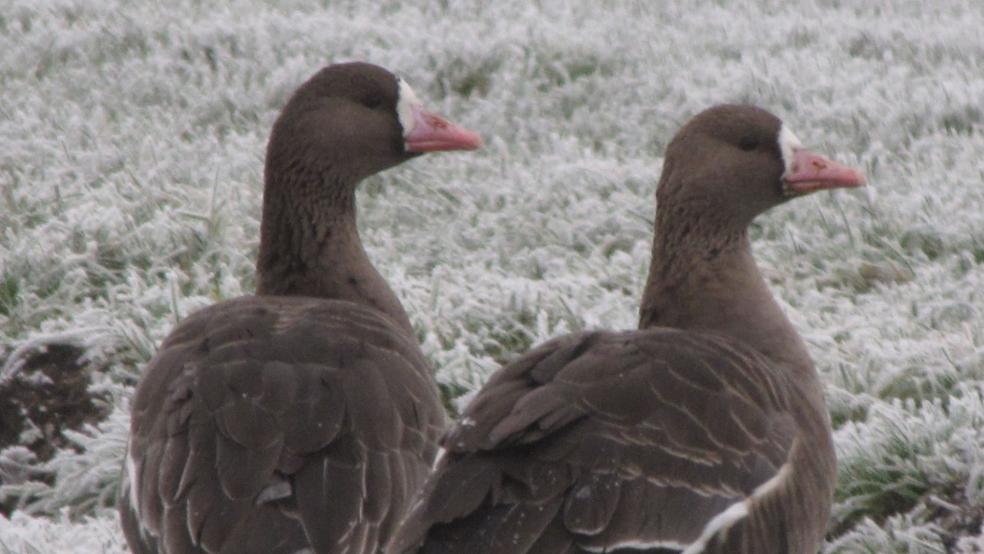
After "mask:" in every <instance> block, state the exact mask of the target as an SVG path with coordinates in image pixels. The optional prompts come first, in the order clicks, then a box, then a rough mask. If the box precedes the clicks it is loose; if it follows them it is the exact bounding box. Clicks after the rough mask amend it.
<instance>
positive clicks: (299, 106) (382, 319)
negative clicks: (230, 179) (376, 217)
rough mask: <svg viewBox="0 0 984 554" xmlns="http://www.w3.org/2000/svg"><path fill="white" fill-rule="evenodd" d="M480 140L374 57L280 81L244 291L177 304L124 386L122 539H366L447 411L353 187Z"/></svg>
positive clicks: (160, 542) (409, 480)
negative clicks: (183, 309)
mask: <svg viewBox="0 0 984 554" xmlns="http://www.w3.org/2000/svg"><path fill="white" fill-rule="evenodd" d="M480 143H481V140H480V138H479V137H478V135H476V134H475V133H474V132H472V131H469V130H467V129H464V128H463V127H460V126H457V125H454V124H452V123H450V122H449V121H447V120H446V119H444V118H442V117H440V116H439V115H437V114H435V113H432V112H430V111H427V110H425V109H424V108H423V105H422V104H421V102H420V101H419V100H418V99H417V97H416V95H415V93H414V91H413V89H412V88H410V86H409V85H408V84H407V83H406V82H405V81H403V80H402V79H400V78H398V77H396V76H395V75H393V74H392V73H390V72H389V71H387V70H385V69H383V68H381V67H378V66H375V65H370V64H367V63H345V64H334V65H330V66H328V67H326V68H324V69H322V70H321V71H319V72H317V73H316V74H315V75H314V76H313V77H311V78H310V79H309V80H308V81H306V82H305V83H304V84H302V85H301V86H300V87H299V88H298V89H297V90H296V91H295V92H294V93H293V95H292V96H291V98H290V99H289V101H288V102H287V104H286V105H285V106H284V108H283V110H282V111H281V113H280V115H279V116H278V118H277V120H276V122H275V123H274V125H273V130H272V132H271V135H270V140H269V143H268V145H267V151H266V163H265V172H264V193H263V212H262V224H261V230H260V248H259V255H258V260H257V264H256V277H257V279H256V280H257V287H256V294H255V295H254V296H243V297H239V298H234V299H231V300H227V301H224V302H220V303H218V304H215V305H212V306H209V307H207V308H205V309H202V310H200V311H198V312H196V313H193V314H191V315H189V316H188V317H187V318H185V319H184V320H183V321H182V322H180V323H179V324H178V325H177V326H176V327H175V328H174V329H173V331H172V332H171V333H170V335H169V336H168V337H167V338H166V339H165V340H164V341H163V343H162V345H161V347H160V349H159V350H158V351H157V353H156V355H155V356H154V357H153V359H152V360H151V361H150V362H149V364H148V365H147V367H146V369H145V370H144V374H143V377H142V380H141V381H140V383H139V385H138V386H137V389H136V393H135V396H134V398H133V402H132V416H131V417H132V419H131V425H130V440H129V447H128V454H127V456H126V463H125V471H124V477H123V484H122V487H121V495H120V499H119V506H120V508H119V509H120V517H121V523H122V527H123V530H124V534H125V536H126V539H127V542H128V543H129V545H130V548H131V549H132V550H133V552H135V553H136V554H151V553H155V554H186V553H209V554H216V553H235V554H249V553H257V554H260V553H263V554H314V553H349V554H369V553H376V552H378V551H379V548H381V545H383V544H384V543H385V542H386V541H387V540H388V538H389V536H390V535H391V534H392V532H393V529H394V528H395V526H396V524H397V523H398V522H399V520H400V518H401V517H402V515H403V512H404V511H405V510H406V508H407V507H408V506H409V501H410V499H411V497H412V495H413V493H414V492H415V491H416V490H417V488H418V487H419V486H420V484H421V482H422V481H423V479H424V477H425V476H426V474H427V470H428V469H429V467H430V465H431V463H432V461H433V459H434V455H435V453H436V450H437V444H436V443H437V439H438V438H439V436H440V433H441V432H442V431H443V430H444V429H445V428H446V415H445V412H444V409H443V407H442V404H441V401H440V398H439V394H438V391H437V388H436V385H435V383H434V381H433V379H432V377H431V373H430V368H429V367H428V363H427V361H426V360H425V358H424V356H423V354H422V352H421V350H420V348H419V346H418V344H417V341H416V340H415V338H414V332H413V328H412V327H411V325H410V320H409V318H408V317H407V314H406V312H404V310H403V307H402V306H401V304H400V301H399V300H398V299H397V297H396V295H395V294H394V293H393V291H392V290H391V289H390V287H389V286H388V285H387V284H386V281H385V280H384V279H383V278H382V277H381V276H380V274H379V273H378V272H377V271H376V269H375V268H374V267H373V265H372V264H371V263H370V261H369V258H368V257H367V255H366V252H365V250H364V248H363V246H362V242H361V240H360V238H359V233H358V229H357V227H356V207H355V190H356V186H357V185H358V183H359V182H360V181H361V180H363V179H364V178H366V177H368V176H370V175H373V174H375V173H378V172H380V171H382V170H384V169H387V168H390V167H393V166H396V165H398V164H400V163H403V162H405V161H407V160H409V159H411V158H413V157H416V156H418V155H420V154H421V153H424V152H437V151H445V150H472V149H475V148H478V147H479V145H480Z"/></svg>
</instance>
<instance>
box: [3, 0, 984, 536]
mask: <svg viewBox="0 0 984 554" xmlns="http://www.w3.org/2000/svg"><path fill="white" fill-rule="evenodd" d="M210 4H212V3H210V2H201V1H196V0H179V1H176V2H169V3H150V2H131V1H127V0H75V1H73V0H55V1H37V0H0V366H2V365H4V360H6V362H7V363H6V366H7V368H6V370H7V371H8V372H9V370H11V369H13V368H14V367H16V366H17V365H18V364H19V363H21V362H22V361H23V360H24V359H25V357H26V356H28V355H29V354H30V353H31V352H33V351H34V350H36V348H35V347H36V346H39V345H42V344H44V343H46V342H54V343H68V344H74V345H77V346H79V347H80V348H82V349H83V351H84V354H85V359H86V367H87V368H89V369H91V370H92V372H93V384H92V385H91V387H90V389H91V391H92V392H93V393H98V396H99V398H101V399H103V400H102V402H106V403H107V405H108V406H109V407H111V415H110V416H109V417H108V418H107V419H105V420H104V421H103V422H101V423H99V424H98V425H95V426H88V427H85V428H83V429H82V430H80V432H77V433H74V434H71V435H70V436H69V439H70V440H71V441H72V444H73V445H74V447H73V448H65V449H63V450H60V451H59V452H58V453H57V454H56V455H55V457H54V458H53V459H52V460H51V461H50V462H47V463H46V464H42V465H43V466H44V467H41V468H38V469H43V470H45V471H48V472H53V473H54V475H55V479H54V481H53V484H51V485H48V484H45V483H43V482H28V483H21V484H16V485H12V484H11V483H6V484H4V485H3V486H2V487H0V495H3V496H6V499H7V502H8V503H14V502H17V503H19V504H20V506H21V508H20V509H19V510H17V511H15V512H14V513H13V515H12V516H10V517H9V518H6V517H4V516H2V515H0V554H6V553H8V552H10V553H18V554H20V553H32V554H33V553H38V554H48V553H78V554H91V553H107V554H111V553H121V552H124V551H125V546H124V542H123V540H122V535H121V533H120V531H119V530H118V528H117V525H116V520H115V511H114V510H113V509H112V502H113V496H114V494H115V487H116V483H117V480H118V476H119V468H120V464H121V460H122V456H123V450H124V446H125V440H126V429H127V425H128V421H129V416H128V398H129V396H130V394H131V393H132V390H133V385H134V383H135V382H136V380H137V379H138V377H139V373H140V370H141V367H142V366H143V364H144V363H145V362H146V361H147V360H148V359H149V357H150V356H151V355H152V354H153V352H154V348H155V345H156V344H157V343H158V342H159V341H160V340H161V339H162V338H163V337H164V336H165V335H166V334H167V332H168V330H169V329H170V328H171V326H172V325H173V324H174V322H175V321H176V320H177V319H179V318H180V317H182V316H184V315H186V314H188V313H189V312H191V311H193V310H195V309H197V308H200V307H202V306H205V305H207V304H210V303H212V302H215V301H217V300H221V299H224V298H229V297H234V296H238V295H241V294H245V293H249V292H251V291H252V290H253V286H254V283H253V275H252V271H253V260H254V256H255V254H256V248H257V240H258V229H259V225H258V224H259V222H258V216H259V213H260V198H261V181H262V163H263V149H264V146H265V142H266V138H267V133H268V132H269V128H270V125H271V124H272V122H273V118H274V116H275V115H276V112H277V110H278V109H279V107H280V106H281V105H282V104H283V102H284V101H285V99H286V95H287V94H288V93H289V92H290V91H291V90H292V89H293V88H294V87H295V86H296V85H298V84H299V83H300V82H301V81H302V80H304V79H306V78H307V76H308V75H309V74H311V73H313V72H314V71H315V70H316V69H318V68H320V67H321V66H323V65H325V64H327V63H329V62H332V61H343V60H356V59H359V60H367V61H372V62H375V63H378V64H380V65H383V66H386V67H388V68H390V69H392V70H394V71H396V72H398V73H400V74H401V75H403V76H404V77H405V78H407V80H408V81H409V82H411V83H413V84H414V87H415V88H416V90H417V92H418V94H419V95H420V96H421V97H422V98H423V99H424V100H425V102H427V103H428V104H430V105H431V106H433V107H435V108H437V109H438V110H439V111H441V112H444V113H445V114H447V115H449V116H450V117H452V118H453V119H455V120H456V121H459V122H461V123H462V124H465V125H467V126H469V127H471V128H474V129H476V130H478V131H479V132H481V133H482V134H483V136H484V137H485V139H486V143H487V144H486V147H485V148H484V149H482V150H480V151H478V152H476V153H467V154H465V153H454V154H440V155H432V156H425V157H422V158H420V159H417V160H414V161H412V162H410V163H408V164H405V165H403V166H401V167H399V168H397V169H395V170H391V171H389V172H387V173H385V174H383V175H381V176H379V177H375V178H372V179H370V180H369V181H368V182H366V183H364V184H363V186H362V189H361V192H360V197H359V202H360V204H359V207H360V227H361V230H362V235H363V239H364V241H365V242H366V244H367V247H368V249H369V252H370V255H371V256H372V258H373V260H374V262H375V263H376V265H377V267H378V268H379V269H380V271H381V273H382V274H383V275H384V276H385V277H386V278H387V279H388V280H389V281H390V283H391V284H392V286H393V288H394V289H395V290H396V292H397V294H398V295H399V296H400V297H401V299H402V300H403V302H404V304H405V306H406V307H407V311H408V312H409V313H410V316H411V319H412V320H413V323H414V325H415V327H416V329H417V332H418V336H419V338H420V340H421V343H422V344H423V348H424V351H425V352H426V353H427V355H428V356H429V357H430V359H431V361H432V362H433V365H434V367H435V368H436V371H437V377H438V379H439V380H440V382H441V383H442V387H443V389H444V390H445V392H446V393H447V394H448V395H449V396H459V395H461V394H464V393H466V392H468V391H470V390H472V389H475V388H476V387H478V386H479V385H481V383H483V382H484V380H485V379H486V377H487V376H488V375H489V374H490V373H491V372H492V371H493V370H494V369H495V368H496V367H497V364H498V363H500V362H502V361H503V360H507V359H509V358H510V356H511V355H512V354H514V353H517V352H521V351H523V350H525V349H526V348H527V347H528V346H530V345H531V344H532V343H535V342H539V341H542V340H544V339H547V338H549V337H551V336H554V335H556V334H559V333H564V332H568V331H572V330H577V329H582V328H593V327H612V328H627V327H632V326H634V324H635V320H636V307H637V305H638V300H639V295H640V293H641V289H642V285H643V279H644V278H645V275H646V269H647V266H648V263H649V249H650V242H651V230H650V225H651V220H652V216H653V209H654V202H653V199H654V187H655V184H656V180H657V178H658V176H659V171H660V167H661V164H662V152H663V149H664V147H665V145H666V143H667V142H668V141H669V139H670V138H671V136H672V134H673V132H674V131H675V130H676V128H677V127H678V126H679V125H680V124H682V123H683V122H684V121H685V120H686V119H687V118H688V117H689V116H690V115H692V114H694V113H696V112H697V111H699V110H701V109H702V108H704V107H707V106H709V105H711V104H714V103H719V102H724V101H740V102H751V103H755V104H758V105H761V106H763V107H766V108H769V109H770V110H772V111H774V112H775V113H776V114H777V115H779V116H780V117H782V118H783V119H784V120H785V121H786V122H787V124H788V125H789V126H790V127H792V128H793V129H795V131H796V134H798V135H799V136H800V138H801V139H803V141H804V143H806V144H807V145H810V146H813V147H815V149H816V150H818V151H820V152H824V153H827V154H829V155H831V156H833V157H835V158H837V159H839V160H841V161H844V162H847V163H852V164H857V165H859V166H860V167H862V168H864V169H865V171H866V172H867V174H868V177H869V180H870V182H871V183H873V185H874V189H875V190H874V192H875V193H876V194H875V195H873V196H869V195H866V194H865V193H864V191H838V192H834V193H829V194H818V195H815V196H813V197H810V198H807V199H804V200H800V201H797V202H794V203H792V204H789V205H786V206H783V207H781V208H779V209H776V210H774V211H773V212H771V213H769V214H767V215H766V216H765V217H763V218H761V219H760V220H759V221H758V222H757V224H756V226H755V228H754V229H753V237H754V239H753V240H754V245H755V248H756V252H757V255H758V259H759V262H760V264H761V265H762V266H763V269H764V270H765V273H766V275H767V276H768V278H769V279H770V282H771V284H772V286H773V289H774V291H775V292H776V294H777V295H778V296H779V297H780V299H781V301H782V303H783V304H784V306H785V307H786V309H787V311H788V313H789V314H790V316H791V318H792V320H793V321H794V323H795V324H796V325H797V327H798V329H799V330H800V332H801V333H802V334H803V336H804V337H805V338H806V339H807V342H808V344H809V346H810V350H811V352H812V354H813V357H814V359H815V361H816V363H817V367H818V369H819V370H820V372H821V373H822V375H823V378H824V380H825V383H826V386H827V398H828V402H829V405H830V409H831V413H832V416H833V420H834V424H835V428H836V430H835V438H836V442H837V447H838V453H839V459H840V476H839V485H838V493H837V500H836V505H835V508H834V518H833V521H832V523H831V528H830V535H829V537H828V543H827V545H826V547H825V548H826V552H832V553H833V552H837V553H863V552H870V553H895V552H900V553H923V552H963V553H971V552H984V536H982V529H981V524H982V517H984V35H982V33H981V28H982V27H984V2H981V1H980V0H963V1H961V0H941V1H939V2H935V3H927V2H923V1H922V0H911V1H906V0H888V1H885V2H871V1H869V0H796V1H785V2H779V1H775V2H766V1H759V2H751V1H748V2H744V1H742V2H728V1H726V0H719V1H717V2H696V1H678V0H677V1H672V2H646V1H639V2H605V3H601V2H594V1H592V0H577V1H567V2H561V1H557V2H551V1H546V0H545V1H542V2H534V1H531V0H496V1H494V2H485V1H478V0H475V1H458V0H443V1H432V2H430V1H424V0H419V1H408V0H398V1H397V0H394V1H387V2H366V1H351V2H332V1H324V2H321V3H320V4H326V5H327V7H325V6H322V5H318V4H319V3H316V2H302V1H300V0H294V1H289V2H269V3H266V2H260V1H258V0H244V1H241V2H234V3H232V4H231V5H229V6H228V7H221V8H216V7H211V6H210ZM930 5H932V6H933V7H928V6H930ZM876 6H877V7H876ZM6 379H7V377H4V376H0V383H2V382H3V381H4V380H6ZM37 432H38V431H37V430H34V431H31V430H28V431H26V432H25V436H24V441H25V442H29V441H30V440H34V439H35V438H36V433H37ZM32 433H35V434H34V435H32ZM0 463H6V464H7V465H8V467H15V466H17V465H18V464H24V463H27V464H28V465H31V463H30V458H29V456H28V455H27V453H26V452H25V451H24V450H23V449H18V448H16V447H11V448H8V449H7V450H5V451H4V452H0ZM35 465H38V464H35Z"/></svg>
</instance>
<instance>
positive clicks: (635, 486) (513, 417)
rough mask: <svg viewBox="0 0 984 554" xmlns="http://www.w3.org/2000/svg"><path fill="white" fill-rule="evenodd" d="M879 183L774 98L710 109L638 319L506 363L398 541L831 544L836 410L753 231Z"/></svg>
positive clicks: (609, 549) (594, 546) (670, 202)
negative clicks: (757, 254)
mask: <svg viewBox="0 0 984 554" xmlns="http://www.w3.org/2000/svg"><path fill="white" fill-rule="evenodd" d="M861 184H863V177H862V176H861V175H860V174H859V173H857V172H855V171H853V170H851V169H849V168H846V167H844V166H841V165H839V164H836V163H835V162H832V161H830V160H827V159H826V158H823V157H821V156H818V155H816V154H813V153H811V152H809V151H807V150H805V149H804V148H802V146H801V145H800V144H799V141H798V140H797V139H796V138H795V136H794V135H793V134H792V133H791V132H789V131H788V129H786V128H785V127H784V126H783V125H782V123H781V121H779V120H778V119H777V118H776V117H775V116H773V115H772V114H769V113H768V112H765V111H764V110H760V109H757V108H754V107H751V106H731V105H729V106H718V107H715V108H711V109H709V110H706V111H705V112H702V113H701V114H699V115H697V116H696V117H695V118H693V119H692V120H691V121H690V122H688V123H687V124H686V125H685V126H684V127H683V128H682V129H681V130H680V131H679V132H678V133H677V135H676V136H675V137H674V139H673V141H672V142H671V144H670V146H669V147H668V150H667V155H666V158H665V162H664V168H663V174H662V177H661V180H660V183H659V186H658V189H657V216H656V238H655V240H654V245H653V260H652V265H651V267H650V275H649V279H648V283H647V286H646V290H645V292H644V295H643V300H642V306H641V309H640V325H639V329H637V330H632V331H622V332H611V331H596V332H587V333H580V334H574V335H569V336H565V337H560V338H557V339H554V340H552V341H549V342H547V343H546V344H544V345H542V346H540V347H538V348H535V349H534V350H532V351H530V352H528V353H526V354H524V355H522V356H520V357H519V358H518V359H516V360H515V361H513V362H512V363H510V364H508V365H507V366H505V367H503V368H501V369H500V370H499V371H498V372H496V373H495V374H494V375H493V376H492V377H491V379H490V380H489V382H488V383H487V384H486V385H485V386H484V387H483V388H482V389H481V391H480V392H479V393H478V394H477V395H476V397H475V398H474V399H473V400H472V401H471V402H470V404H469V406H468V407H467V408H466V410H465V411H464V413H463V414H462V419H461V420H460V421H459V422H458V423H457V424H456V425H455V426H454V427H453V428H452V429H451V430H450V431H449V432H448V433H447V434H446V435H445V436H444V438H443V440H442V446H443V447H444V449H445V452H444V453H443V454H442V455H441V457H440V460H439V461H438V463H437V464H436V467H435V470H434V471H433V472H432V474H431V475H430V477H429V478H428V480H427V483H426V484H425V486H424V489H423V490H422V492H421V493H420V495H418V498H417V500H416V501H415V504H414V507H413V508H412V509H411V511H410V514H409V516H408V517H407V519H406V520H405V521H404V523H403V524H402V527H401V529H400V530H399V531H398V534H397V537H396V538H395V539H394V541H393V543H392V544H391V547H390V550H389V551H388V552H390V553H391V554H405V553H410V552H419V553H428V554H434V553H466V552H467V553H470V554H493V553H494V554H500V553H502V554H505V553H510V554H523V553H530V554H555V553H558V554H559V553H571V554H573V553H588V552H606V553H614V552H624V553H630V552H631V553H638V552H651V553H681V552H682V553H685V554H698V553H721V554H723V553H728V554H739V553H747V554H751V553H757V554H765V553H769V554H781V553H783V554H785V553H789V554H812V553H814V552H816V549H817V547H818V545H819V544H820V541H821V540H822V537H823V534H824V530H825V527H826V523H827V519H828V517H829V511H830V504H831V498H832V495H833V490H834V479H835V472H836V461H835V456H834V449H833V443H832V439H831V431H830V423H829V416H828V413H827V410H826V407H825V406H824V402H823V396H822V389H821V385H820V381H819V378H818V376H817V373H816V371H815V370H814V367H813V364H812V362H811V361H810V358H809V355H808V353H807V351H806V348H805V345H804V344H803V342H802V340H801V339H800V338H799V336H798V335H797V334H796V332H795V330H794V329H793V327H792V325H791V324H790V322H789V321H788V319H787V318H786V317H785V315H784V314H783V312H782V310H781V309H780V307H779V306H778V305H777V304H776V302H775V300H774V299H773V297H772V295H771V293H770V291H769V290H768V287H767V285H766V283H765V282H764V280H763V278H762V276H761V274H760V273H759V271H758V268H757V266H756V264H755V261H754V259H753V257H752V254H751V246H750V243H749V240H748V238H747V233H746V229H747V226H748V224H749V223H750V222H751V221H752V219H754V217H755V216H757V215H758V214H760V213H762V212H764V211H766V210H768V209H769V208H771V207H772V206H775V205H778V204H780V203H782V202H784V201H786V200H788V199H789V198H792V197H794V196H798V195H801V194H805V193H807V192H812V191H814V190H819V189H824V188H835V187H851V186H859V185H861Z"/></svg>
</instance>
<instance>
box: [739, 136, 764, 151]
mask: <svg viewBox="0 0 984 554" xmlns="http://www.w3.org/2000/svg"><path fill="white" fill-rule="evenodd" d="M758 145H759V141H758V139H757V138H755V137H753V136H751V135H745V136H743V137H741V138H740V139H738V148H741V149H742V150H744V151H746V152H750V151H752V150H755V149H756V148H758Z"/></svg>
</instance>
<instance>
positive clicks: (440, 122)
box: [403, 107, 482, 152]
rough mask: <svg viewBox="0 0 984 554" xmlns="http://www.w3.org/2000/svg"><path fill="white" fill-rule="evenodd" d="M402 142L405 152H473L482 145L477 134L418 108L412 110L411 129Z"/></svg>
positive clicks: (480, 138)
mask: <svg viewBox="0 0 984 554" xmlns="http://www.w3.org/2000/svg"><path fill="white" fill-rule="evenodd" d="M403 140H404V147H405V148H406V149H407V152H442V151H445V150H475V149H476V148H478V147H479V146H481V145H482V137H480V136H478V133H476V132H474V131H469V130H468V129H465V128H464V127H459V126H458V125H455V124H454V123H451V122H450V121H448V120H447V119H444V118H443V117H441V116H439V115H437V114H435V113H431V112H428V111H426V110H424V109H423V108H419V107H415V108H413V129H412V130H411V131H410V132H409V133H407V134H406V135H405V136H404V137H403Z"/></svg>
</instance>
